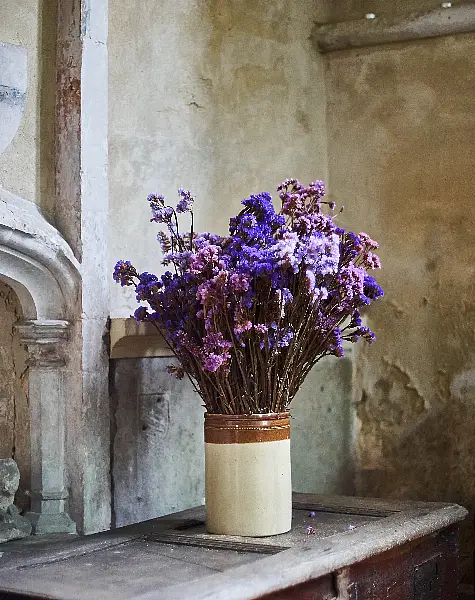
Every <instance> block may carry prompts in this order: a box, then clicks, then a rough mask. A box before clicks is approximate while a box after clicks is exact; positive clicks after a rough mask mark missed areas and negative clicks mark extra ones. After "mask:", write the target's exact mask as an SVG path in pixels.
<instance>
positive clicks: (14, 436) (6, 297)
mask: <svg viewBox="0 0 475 600" xmlns="http://www.w3.org/2000/svg"><path fill="white" fill-rule="evenodd" d="M22 318H23V313H22V309H21V305H20V301H19V300H18V297H17V295H16V294H15V292H14V291H13V290H12V288H11V287H10V286H8V285H7V284H5V283H4V282H3V281H2V280H1V279H0V382H1V387H0V458H13V459H14V460H15V461H16V462H17V464H18V467H19V469H20V487H19V489H18V492H17V494H16V497H15V504H16V506H18V507H19V508H21V509H24V510H28V509H29V506H30V499H29V495H28V491H29V489H30V463H31V460H30V408H29V405H28V367H27V366H26V360H27V358H28V354H27V352H26V350H25V347H24V346H23V345H22V344H21V343H20V335H19V333H18V332H17V331H15V329H14V325H15V324H16V323H17V322H19V321H20V320H21V319H22Z"/></svg>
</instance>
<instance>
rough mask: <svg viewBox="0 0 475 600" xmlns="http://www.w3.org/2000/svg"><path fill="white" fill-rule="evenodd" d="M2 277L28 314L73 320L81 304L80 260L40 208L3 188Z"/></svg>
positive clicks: (0, 215) (0, 217)
mask: <svg viewBox="0 0 475 600" xmlns="http://www.w3.org/2000/svg"><path fill="white" fill-rule="evenodd" d="M0 277H2V279H4V280H5V281H6V282H7V283H8V284H9V285H10V286H11V287H12V288H13V289H14V290H15V292H16V293H17V295H18V297H19V298H20V302H21V303H22V307H23V311H24V314H25V318H26V319H28V320H32V319H38V320H47V319H68V318H71V316H72V314H73V307H74V306H77V302H78V295H79V290H80V273H79V263H78V262H77V260H76V259H75V257H74V255H73V252H72V250H71V248H70V247H69V246H68V244H67V243H66V241H65V240H64V239H63V238H62V237H61V235H60V234H59V232H58V231H57V230H56V229H55V228H54V227H53V226H52V225H50V224H49V223H48V222H47V221H46V219H45V218H44V217H43V215H42V214H41V212H40V211H39V209H38V207H37V206H36V205H35V204H34V203H32V202H29V201H27V200H24V199H23V198H19V197H18V196H15V195H13V194H11V193H9V192H7V191H6V190H3V189H0Z"/></svg>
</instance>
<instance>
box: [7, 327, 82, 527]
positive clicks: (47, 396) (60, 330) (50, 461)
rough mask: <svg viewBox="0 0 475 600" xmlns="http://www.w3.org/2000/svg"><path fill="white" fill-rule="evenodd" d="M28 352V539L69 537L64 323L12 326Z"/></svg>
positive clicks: (71, 523)
mask: <svg viewBox="0 0 475 600" xmlns="http://www.w3.org/2000/svg"><path fill="white" fill-rule="evenodd" d="M17 328H18V330H19V332H20V335H21V341H22V343H23V344H26V345H27V347H28V353H29V359H28V361H27V364H28V366H29V373H28V377H29V388H30V394H29V397H30V410H31V512H30V513H28V514H27V515H26V516H27V517H28V518H29V520H30V521H31V523H32V526H33V530H34V533H36V534H42V533H62V532H66V533H75V531H76V525H75V523H74V521H72V520H71V518H70V517H69V515H68V513H67V512H66V505H67V500H68V492H67V491H66V489H65V486H64V470H65V460H64V445H65V440H64V412H65V401H66V399H67V397H68V393H67V390H66V389H65V386H64V369H63V367H64V366H65V364H66V360H65V355H66V347H65V344H66V341H67V339H68V333H69V323H68V321H53V320H48V321H28V322H26V323H25V324H23V325H18V326H17Z"/></svg>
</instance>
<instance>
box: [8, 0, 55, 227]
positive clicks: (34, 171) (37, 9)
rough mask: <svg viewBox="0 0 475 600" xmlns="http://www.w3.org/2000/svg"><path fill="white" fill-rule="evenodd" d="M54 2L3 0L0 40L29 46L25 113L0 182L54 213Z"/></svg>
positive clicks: (46, 210)
mask: <svg viewBox="0 0 475 600" xmlns="http://www.w3.org/2000/svg"><path fill="white" fill-rule="evenodd" d="M54 5H55V3H54V2H50V0H2V2H1V4H0V41H1V42H8V43H10V44H20V45H22V46H24V47H25V48H26V49H27V52H28V83H27V85H28V88H27V102H26V108H25V113H24V115H23V119H22V121H21V124H20V127H19V130H18V133H17V134H16V136H15V137H14V139H13V141H12V142H11V143H10V145H9V146H8V147H7V149H6V150H5V152H4V153H3V154H1V155H0V186H2V187H4V188H6V189H7V190H8V191H10V192H13V193H14V194H17V195H18V196H21V197H22V198H25V199H27V200H31V201H33V202H36V203H37V204H40V205H41V207H42V209H43V210H44V211H45V212H46V213H48V214H50V215H51V214H52V213H53V204H54V201H53V189H54V166H53V151H54V137H53V124H54V94H55V91H54V86H55V72H54V52H55V42H54V39H55V8H54Z"/></svg>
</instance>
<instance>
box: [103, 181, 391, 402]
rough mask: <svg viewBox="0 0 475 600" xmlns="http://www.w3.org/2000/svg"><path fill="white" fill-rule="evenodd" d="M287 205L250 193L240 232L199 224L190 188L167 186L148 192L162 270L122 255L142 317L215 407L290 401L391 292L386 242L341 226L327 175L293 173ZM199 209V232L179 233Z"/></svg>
mask: <svg viewBox="0 0 475 600" xmlns="http://www.w3.org/2000/svg"><path fill="white" fill-rule="evenodd" d="M278 193H279V198H280V203H281V208H280V210H279V211H277V212H276V209H275V207H274V205H273V201H272V197H271V195H270V194H269V193H267V192H262V193H259V194H253V195H251V196H249V197H248V198H246V199H245V200H243V202H242V204H243V209H242V210H241V212H239V214H238V215H237V216H236V217H233V218H232V219H231V220H230V223H229V235H228V236H219V235H215V234H212V233H209V232H204V233H199V234H196V233H195V232H194V231H193V214H192V211H193V204H194V198H193V196H192V195H191V192H189V191H188V190H184V189H179V190H178V195H179V200H178V204H177V205H176V208H175V209H174V208H173V207H171V206H167V205H166V204H165V199H164V197H163V196H161V195H159V194H150V195H149V196H148V198H147V200H148V202H149V204H150V208H151V211H152V219H151V220H152V221H155V222H157V223H161V224H163V225H164V226H165V227H164V228H163V229H164V231H161V232H159V233H158V235H157V239H158V241H159V243H160V246H161V249H162V252H163V260H162V263H163V264H164V265H169V270H168V271H166V272H165V273H164V274H162V275H160V276H159V277H157V276H156V275H154V274H152V273H147V272H143V273H141V274H140V275H139V273H138V272H137V271H136V270H135V268H134V267H133V266H132V265H131V263H130V262H129V261H119V262H118V263H117V264H116V266H115V268H114V273H113V277H114V279H115V280H116V281H117V282H118V283H120V284H121V285H127V286H130V285H133V286H135V292H136V299H137V301H138V302H139V303H145V304H146V306H139V308H137V310H136V311H135V313H134V317H135V318H136V319H137V320H138V321H143V320H147V321H153V322H154V323H155V325H156V326H157V327H159V328H160V330H161V331H162V332H163V333H164V335H165V337H166V339H167V341H168V343H169V344H170V346H171V348H172V349H173V351H174V352H175V355H176V357H177V359H178V361H179V363H180V366H177V367H175V366H171V367H170V368H169V371H170V372H171V373H172V374H174V375H176V376H180V377H182V376H183V374H184V373H186V374H187V375H188V376H189V378H190V380H191V382H192V383H193V384H194V385H195V389H197V391H198V392H199V394H200V395H201V397H202V398H203V400H204V403H205V405H206V408H207V410H209V411H210V412H226V413H233V412H234V413H239V412H240V413H249V412H256V413H259V412H269V411H271V410H276V409H279V410H285V409H286V408H287V406H288V404H289V402H290V401H291V400H292V398H293V397H294V395H295V393H296V391H297V390H298V388H299V386H300V385H301V382H302V380H303V377H304V375H305V372H306V370H307V369H309V368H310V367H311V366H312V365H313V364H314V363H315V362H316V361H317V360H319V359H320V358H322V357H323V356H325V355H329V354H331V355H334V356H337V357H341V356H343V343H344V342H345V341H350V342H353V341H357V340H358V339H359V338H363V339H364V340H365V341H367V342H369V343H371V342H372V341H373V339H374V334H373V332H372V331H371V330H369V329H368V328H367V327H363V326H362V323H361V316H360V313H359V309H360V307H362V306H365V305H368V304H370V303H371V302H372V301H374V300H376V299H377V298H379V297H381V296H382V295H383V290H382V289H381V287H380V286H379V285H378V283H377V282H376V280H375V278H374V277H372V276H371V275H369V272H371V271H372V270H373V269H374V268H379V266H380V263H379V258H378V257H377V256H376V254H374V250H375V249H376V248H377V244H376V242H374V240H372V239H371V238H370V237H369V236H368V235H367V234H365V233H360V234H358V235H357V234H355V233H353V232H351V231H345V230H344V229H342V228H338V227H336V225H335V223H334V221H333V216H332V213H331V212H330V211H333V209H334V203H333V202H328V201H327V200H326V199H325V187H324V184H323V182H321V181H314V182H313V183H311V184H309V185H308V186H303V185H302V184H301V183H300V182H299V181H298V180H296V179H286V180H285V181H284V182H283V183H282V184H281V185H280V186H279V187H278ZM185 212H189V213H191V214H190V224H191V230H190V231H189V232H185V233H182V232H180V231H179V225H180V223H179V219H178V215H179V214H182V213H185ZM297 352H302V353H303V356H304V357H305V360H297V359H296V353H297Z"/></svg>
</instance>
